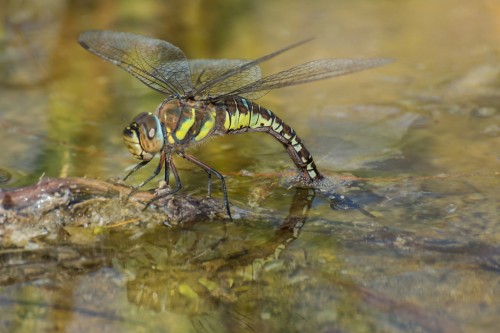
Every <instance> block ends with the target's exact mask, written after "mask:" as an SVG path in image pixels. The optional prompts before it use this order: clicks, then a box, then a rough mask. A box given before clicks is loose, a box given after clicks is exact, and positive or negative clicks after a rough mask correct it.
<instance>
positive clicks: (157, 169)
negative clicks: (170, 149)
mask: <svg viewBox="0 0 500 333" xmlns="http://www.w3.org/2000/svg"><path fill="white" fill-rule="evenodd" d="M165 157H166V155H165V153H164V152H162V153H161V155H160V162H159V163H158V166H157V167H156V169H155V171H154V172H153V174H152V175H151V176H149V177H148V178H147V179H146V180H145V181H143V182H142V183H140V184H139V185H138V186H136V187H134V188H133V189H132V191H130V193H129V194H128V196H127V198H126V199H125V203H127V202H128V199H129V198H130V197H131V196H132V195H133V194H134V193H136V192H137V191H138V190H139V189H140V188H141V187H143V186H144V185H146V184H147V183H149V182H150V181H151V179H153V178H155V177H156V176H158V174H159V173H160V171H161V169H162V168H163V166H164V165H165ZM148 162H149V161H143V162H141V163H139V164H138V165H136V166H135V168H134V169H132V171H137V170H139V169H140V168H142V167H143V166H145V165H146V164H148ZM132 171H131V172H129V174H128V175H127V176H126V177H128V176H130V174H131V173H132ZM125 179H126V178H125Z"/></svg>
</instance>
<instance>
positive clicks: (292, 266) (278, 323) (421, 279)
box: [0, 0, 500, 332]
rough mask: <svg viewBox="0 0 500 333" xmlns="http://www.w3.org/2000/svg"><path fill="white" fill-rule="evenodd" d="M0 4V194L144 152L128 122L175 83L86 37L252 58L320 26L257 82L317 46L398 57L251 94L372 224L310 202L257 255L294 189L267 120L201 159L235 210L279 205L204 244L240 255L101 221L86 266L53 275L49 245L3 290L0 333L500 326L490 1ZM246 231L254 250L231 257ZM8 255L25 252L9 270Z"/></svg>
mask: <svg viewBox="0 0 500 333" xmlns="http://www.w3.org/2000/svg"><path fill="white" fill-rule="evenodd" d="M0 17H1V18H2V21H1V24H0V156H1V158H0V186H1V187H4V188H12V187H17V186H26V185H30V184H33V183H36V182H37V181H38V179H40V177H83V176H86V177H90V178H100V179H117V178H119V177H123V175H125V174H126V170H128V169H129V168H130V167H131V166H133V165H134V164H135V163H136V161H134V159H133V157H132V156H131V155H130V154H129V153H128V151H127V149H126V148H125V146H124V145H123V143H122V130H123V128H124V127H125V126H127V125H128V124H129V122H130V121H131V119H132V118H133V117H134V116H135V115H136V114H138V113H140V112H144V111H147V112H149V111H153V110H154V109H155V108H156V107H157V105H158V104H160V103H161V102H162V100H163V99H164V98H165V96H162V95H161V94H159V93H157V92H155V91H153V90H151V89H149V88H147V87H146V86H144V85H142V84H141V83H140V82H139V81H137V80H136V79H134V78H133V77H132V76H131V75H129V74H128V73H125V72H124V71H123V70H121V69H119V68H118V67H116V66H113V65H112V64H109V63H107V62H105V61H103V60H102V59H99V58H98V57H96V56H94V55H92V54H90V53H88V52H87V51H85V50H84V49H83V48H82V47H80V45H78V43H77V36H78V34H79V33H80V32H82V31H84V30H88V29H109V30H116V31H126V32H133V33H138V34H142V35H145V36H149V37H155V38H159V39H164V40H167V41H169V42H171V43H173V44H174V45H176V46H178V47H180V48H181V49H182V50H183V51H184V52H185V53H186V55H187V57H188V58H207V59H255V58H257V57H259V56H262V55H265V54H268V53H270V52H273V51H275V50H277V49H279V48H282V47H284V46H286V45H289V44H291V43H294V42H296V41H299V40H301V39H304V38H308V37H315V39H314V40H313V41H311V42H309V43H307V44H305V45H304V46H301V47H299V48H296V49H293V50H291V51H289V52H286V53H285V54H283V55H281V56H280V57H279V58H276V59H273V60H272V61H269V62H266V63H263V64H262V66H261V67H262V72H263V75H264V76H265V75H266V74H271V73H274V72H277V71H280V70H284V69H287V68H289V67H292V66H294V65H296V64H299V63H302V62H306V61H309V60H313V59H318V58H331V57H333V58H371V57H374V58H375V57H389V58H393V59H395V62H394V63H392V64H390V65H386V66H383V67H379V68H375V69H371V70H367V71H364V72H360V73H355V74H352V75H348V76H344V77H339V78H334V79H329V80H324V81H319V82H314V83H308V84H305V85H299V86H293V87H287V88H283V89H279V90H276V91H272V92H270V93H268V94H267V95H265V96H263V97H262V98H260V99H259V100H258V101H256V102H258V103H260V104H262V105H263V106H265V107H267V108H269V109H271V110H273V111H274V112H275V113H276V114H277V115H279V116H280V117H281V118H282V119H283V120H285V122H287V123H288V124H289V125H291V126H292V127H293V128H294V129H295V130H296V131H297V133H298V134H299V136H300V137H301V138H302V140H303V141H304V143H305V145H306V146H307V147H308V149H309V150H310V151H311V153H312V155H313V156H314V158H315V160H316V162H317V164H318V168H319V169H320V170H321V171H323V172H324V173H325V174H326V175H327V176H328V177H329V178H331V179H333V180H334V184H336V185H335V186H336V189H338V190H339V191H340V192H341V193H343V192H346V193H347V194H349V195H350V196H352V197H353V199H355V201H356V202H358V203H359V204H361V205H362V206H363V207H365V208H366V209H368V210H369V211H370V212H372V213H373V214H374V215H376V216H377V218H376V219H372V218H368V217H367V216H364V215H362V214H359V212H344V211H334V210H331V209H330V207H329V202H328V200H327V199H326V198H324V197H321V196H318V197H317V198H316V199H315V200H314V202H313V203H312V209H311V213H310V216H309V220H308V222H307V224H306V225H305V227H304V229H303V230H302V234H301V235H300V237H299V238H298V239H296V240H295V242H293V243H290V244H288V245H287V246H288V247H287V248H286V250H284V251H283V252H282V257H280V258H279V260H278V255H277V254H276V256H275V257H276V258H275V257H274V256H273V255H272V254H273V253H274V252H273V251H274V248H273V250H272V251H270V252H269V253H267V252H266V256H267V255H269V256H271V257H273V258H275V260H274V261H271V264H266V265H267V266H266V265H264V263H263V262H262V261H260V262H259V263H258V265H257V264H256V263H255V261H252V260H253V259H254V258H260V257H259V256H261V257H262V256H263V255H262V254H261V253H260V252H258V251H257V249H260V247H261V245H262V239H263V237H265V236H264V235H274V232H275V231H276V230H275V228H276V226H277V225H279V223H280V222H281V219H282V217H283V216H285V215H286V214H287V213H288V211H289V209H290V202H292V201H293V196H294V194H293V193H294V192H293V191H292V190H291V189H289V188H287V186H288V185H289V184H290V182H289V179H290V175H291V174H293V171H294V165H293V163H292V162H291V161H290V159H289V157H288V155H287V154H286V152H285V150H284V149H283V147H282V145H280V144H279V143H277V142H276V141H275V140H274V139H273V138H272V137H270V136H266V135H264V134H262V133H251V134H245V135H237V136H226V137H218V138H215V139H212V140H210V141H209V142H208V143H206V144H204V145H201V146H200V147H197V148H195V149H194V151H192V154H193V155H195V156H196V157H198V158H199V159H200V160H201V161H204V162H206V163H207V164H209V165H210V166H212V167H214V168H215V169H217V170H218V171H220V172H221V173H222V174H224V175H226V176H227V185H228V192H229V198H230V201H231V203H232V204H234V205H235V206H239V207H243V208H244V209H248V210H251V211H256V212H259V213H265V214H266V215H265V216H272V217H273V218H262V219H256V220H252V221H237V223H234V224H230V225H229V227H228V228H229V229H230V230H231V232H233V233H234V234H232V237H233V238H232V239H233V240H235V243H232V245H231V246H232V247H230V250H229V254H227V253H226V254H225V255H224V256H223V255H221V256H220V257H218V256H217V255H214V256H213V258H211V259H210V260H212V259H214V258H215V259H217V260H219V261H217V262H224V263H226V261H225V260H228V261H229V263H227V266H224V267H225V269H224V270H223V269H219V270H217V269H215V268H214V266H211V265H212V264H213V262H211V265H207V264H206V263H204V264H190V262H191V261H190V260H191V259H192V258H190V257H189V258H188V259H186V256H188V254H191V253H193V256H194V255H198V254H196V253H198V252H196V251H193V248H196V244H198V246H199V243H198V242H197V241H196V242H195V241H193V242H192V243H191V242H190V240H191V238H190V237H191V235H192V234H193V233H195V234H197V235H201V236H200V239H205V238H210V237H211V235H212V234H215V233H216V232H219V231H220V228H221V227H220V225H217V226H214V225H212V224H200V225H197V226H195V227H193V229H189V230H181V231H179V230H177V231H171V232H165V230H170V229H165V228H163V227H162V228H163V229H158V230H156V229H155V230H152V231H151V230H150V231H144V232H145V235H143V234H140V235H139V234H134V236H133V237H132V236H131V235H130V234H128V233H127V232H125V231H122V233H117V234H115V235H112V234H110V235H106V236H105V237H104V236H102V237H100V238H98V240H95V239H92V242H96V244H97V245H95V244H94V245H92V249H93V251H94V252H92V255H91V254H89V253H87V252H86V254H85V256H87V257H86V258H90V257H92V258H94V257H93V255H95V251H97V252H99V255H102V256H103V258H104V259H103V260H102V261H99V263H100V264H99V265H100V266H99V267H97V268H96V267H93V268H92V270H90V271H91V272H89V270H86V269H83V268H81V267H80V266H78V267H77V268H75V269H71V270H70V273H68V271H66V270H64V272H65V274H67V275H64V274H61V270H62V267H63V268H64V269H67V268H68V266H64V265H62V264H61V259H60V257H58V258H53V257H51V255H50V253H54V252H53V251H52V252H50V251H48V252H47V253H48V254H47V253H44V254H43V256H42V257H41V258H42V259H40V262H37V263H38V264H40V263H41V265H42V266H43V267H44V268H47V267H51V269H47V271H50V272H51V273H50V274H52V275H50V276H48V275H43V278H40V277H39V276H38V275H37V278H36V279H35V278H34V281H35V282H32V283H31V284H30V283H27V284H24V282H23V281H25V280H23V279H24V278H25V277H26V276H28V275H21V276H22V278H20V275H17V276H16V277H15V278H13V279H12V280H8V281H7V282H4V283H2V285H1V286H0V308H2V311H1V312H2V313H3V315H2V317H3V319H1V320H0V331H5V332H7V331H9V332H24V331H39V332H40V331H47V332H56V331H57V332H59V331H60V332H79V331H82V332H88V331H96V332H98V331H107V332H122V331H134V332H141V331H144V332H146V331H147V332H164V331H171V332H177V331H179V332H187V331H196V332H200V331H213V332H223V331H228V332H236V331H245V330H246V331H262V332H277V331H283V332H294V331H300V332H307V331H314V332H416V331H419V332H459V331H461V330H463V331H464V332H496V331H497V329H498V327H499V325H500V322H499V319H498V318H499V315H500V302H499V299H500V298H499V296H500V275H499V272H500V264H499V263H500V249H499V246H498V244H499V243H500V221H499V219H498V213H499V206H498V202H499V196H500V194H499V191H498V185H499V181H498V176H499V173H498V172H499V161H500V155H499V154H500V150H499V147H500V141H499V140H500V139H499V137H500V135H499V134H500V113H499V107H500V93H499V86H500V61H499V60H500V56H499V51H500V48H499V45H500V2H499V1H497V0H476V1H470V0H437V1H418V0H402V1H391V0H377V1H371V0H353V1H342V0H333V1H332V0H277V1H264V0H262V1H260V0H257V1H245V0H208V1H201V0H196V1H195V0H177V1H176V0H165V1H160V0H144V1H131V0H121V1H120V0H103V1H101V0H99V1H98V0H86V1H84V0H44V1H41V0H0ZM177 163H178V166H179V169H180V176H181V179H182V180H183V191H185V192H186V193H189V194H194V195H200V196H202V195H205V193H206V174H205V172H204V171H202V170H199V169H197V168H196V167H194V166H192V165H189V164H187V163H185V162H184V161H177ZM152 164H155V163H152ZM154 167H155V165H151V168H149V169H148V170H141V171H140V172H138V173H136V174H135V175H134V177H132V179H131V182H130V183H131V184H137V183H139V182H140V181H141V180H143V179H144V178H145V177H147V176H148V175H149V174H150V172H152V170H153V169H154ZM151 186H152V187H154V186H156V182H155V181H153V182H152V183H151ZM214 188H215V186H214ZM214 194H215V196H216V197H219V198H220V197H221V195H220V192H219V191H218V189H217V190H214ZM34 222H36V221H34ZM79 232H83V231H81V230H80V229H79V231H78V232H76V234H78V233H79ZM141 232H142V231H141ZM129 236H130V237H129ZM276 237H277V238H279V240H280V241H281V240H282V239H281V238H280V237H282V236H279V237H278V236H276ZM287 237H288V236H287ZM290 237H291V236H290ZM292 238H293V237H292ZM210 239H211V238H210ZM228 239H231V237H228ZM73 241H74V240H73ZM243 241H249V242H250V243H251V244H253V245H252V246H249V248H250V250H249V253H250V252H251V251H254V250H255V251H257V252H258V253H257V254H256V253H254V252H251V253H252V256H253V255H255V257H252V256H250V255H249V254H248V256H247V258H246V259H241V260H240V259H238V260H240V261H238V262H237V264H236V263H234V262H232V261H230V260H232V259H231V258H233V259H234V258H235V257H234V253H239V255H241V256H243V257H245V254H243V252H244V251H241V252H237V251H238V247H239V246H241V243H240V242H243ZM74 242H77V243H78V241H74ZM80 242H81V240H80ZM86 242H88V240H87V241H86ZM64 244H66V243H64ZM173 244H174V245H173ZM201 244H203V246H202V248H210V246H209V245H207V244H206V243H201ZM266 244H267V243H266ZM273 244H274V243H273ZM279 244H280V243H279V242H277V243H276V244H275V246H278V245H279ZM59 245H60V244H59ZM59 245H58V246H59ZM39 246H41V245H40V243H38V242H31V243H29V244H28V245H26V247H27V248H38V247H39ZM269 248H272V246H270V247H269ZM110 249H116V252H113V251H115V250H113V251H111V250H110ZM166 249H168V251H167V250H166ZM197 249H198V250H200V249H199V248H197ZM4 250H5V249H4ZM106 251H111V252H106ZM200 251H201V250H200ZM195 252H196V253H195ZM276 253H278V252H276ZM4 254H5V252H0V255H4ZM176 254H177V255H179V257H176V258H177V259H175V260H173V259H172V257H171V256H174V257H175V255H176ZM283 257H284V259H282V258H283ZM5 258H7V257H5ZM47 258H49V259H47ZM238 258H240V257H238ZM248 258H250V259H248ZM266 258H267V257H266ZM215 259H214V260H215ZM9 260H10V259H9ZM45 260H47V261H45ZM171 260H173V261H171ZM245 260H246V261H245ZM7 262H9V263H11V264H12V263H14V264H15V263H16V261H8V260H4V261H2V262H1V265H2V266H0V268H2V269H5V267H7V266H8V265H7V264H6V263H7ZM47 262H50V263H51V265H52V264H53V266H50V265H48V264H47ZM247 262H251V264H250V266H249V267H250V268H248V267H247V266H245V267H247V268H246V269H248V270H246V271H244V272H242V271H243V269H242V271H240V270H234V269H235V267H238V269H239V268H241V267H243V263H245V264H246V263H247ZM266 263H269V261H266ZM9 265H10V264H9ZM169 265H170V266H169ZM238 265H241V267H240V266H238ZM252 265H253V266H252ZM259 265H260V266H259ZM256 266H259V267H261V270H260V271H259V272H261V273H262V274H256V273H255V271H254V270H253V269H255V267H256ZM9 267H10V266H9ZM30 267H31V266H30ZM71 267H73V266H71ZM139 267H140V269H139ZM158 267H160V268H158ZM172 267H174V268H175V269H173V268H172ZM217 267H219V266H217ZM262 267H264V268H262ZM73 268H74V267H73ZM219 268H220V267H219ZM167 271H168V274H167V273H165V272H167ZM173 271H175V272H173ZM249 271H250V273H249ZM4 272H5V271H4ZM251 272H253V273H251ZM174 273H175V274H174ZM23 274H24V273H23ZM252 274H253V275H252ZM2 275H3V276H7V275H6V274H4V273H2ZM257 276H258V278H257ZM243 277H244V278H245V279H246V278H248V280H245V283H243V282H242V283H241V284H238V283H237V282H234V281H240V280H239V279H243ZM9 281H10V282H9ZM12 281H17V282H16V283H13V282H12ZM19 281H21V282H19ZM202 281H204V282H203V283H202ZM207 281H209V282H210V283H208V282H207ZM214 283H215V284H216V285H217V288H215V287H214V288H215V289H214V288H211V287H212V286H213V285H212V284H214ZM167 285H168V288H167V289H168V291H165V289H162V288H164V287H165V286H167ZM221 285H222V286H221ZM193 286H196V287H193ZM236 286H237V287H238V288H236ZM209 287H210V288H209ZM156 290H163V291H162V292H158V293H156ZM172 290H174V291H172ZM207 290H209V291H207ZM203 292H205V294H203ZM146 294H147V295H148V297H150V298H149V299H148V300H143V298H144V299H145V298H146V297H145V296H144V295H146ZM89 295H90V296H89ZM162 295H163V296H164V297H165V298H164V299H161V301H159V298H158V297H160V296H162ZM169 295H170V296H169ZM172 295H173V296H175V297H177V298H175V297H174V298H169V297H171V296H172ZM143 296H144V297H143ZM173 296H172V297H173ZM141 297H143V298H141ZM166 300H168V301H166ZM162 302H163V303H162ZM160 303H161V304H162V306H160V305H159V304H160ZM61 304H62V305H61ZM207 304H209V305H207ZM196 316H197V317H196ZM200 316H201V317H200ZM194 317H196V318H198V319H196V320H194V319H193V318H194ZM26 318H28V319H26ZM199 318H202V319H199ZM207 318H208V319H207ZM228 318H231V320H230V319H228ZM89 327H90V328H89Z"/></svg>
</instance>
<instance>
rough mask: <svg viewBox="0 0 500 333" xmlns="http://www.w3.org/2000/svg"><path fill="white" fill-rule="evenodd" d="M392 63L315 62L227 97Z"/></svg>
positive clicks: (293, 68) (384, 59)
mask: <svg viewBox="0 0 500 333" xmlns="http://www.w3.org/2000/svg"><path fill="white" fill-rule="evenodd" d="M392 61H393V60H392V59H387V58H375V59H322V60H315V61H311V62H307V63H304V64H301V65H298V66H295V67H292V68H290V69H287V70H285V71H282V72H278V73H275V74H272V75H269V76H266V77H264V78H262V79H260V80H257V81H255V82H252V83H249V84H247V85H245V86H242V87H240V88H237V89H235V90H233V91H231V92H229V93H228V94H227V95H243V94H247V95H248V94H249V93H252V92H259V91H260V92H262V91H268V90H271V89H276V88H282V87H287V86H292V85H295V84H301V83H306V82H311V81H316V80H322V79H326V78H329V77H333V76H339V75H345V74H349V73H352V72H357V71H361V70H364V69H368V68H372V67H377V66H382V65H385V64H388V63H390V62H392Z"/></svg>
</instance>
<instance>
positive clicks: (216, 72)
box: [188, 59, 261, 99]
mask: <svg viewBox="0 0 500 333" xmlns="http://www.w3.org/2000/svg"><path fill="white" fill-rule="evenodd" d="M249 62H250V61H246V60H226V59H195V60H188V63H189V67H190V69H191V80H192V82H193V85H194V88H195V89H196V88H197V87H200V86H203V85H205V84H206V83H207V82H210V81H212V80H213V79H215V78H217V77H219V76H221V75H223V74H225V73H227V72H229V71H232V70H234V69H236V68H240V67H241V66H244V65H246V64H248V63H249ZM260 79H261V72H260V67H259V66H253V67H250V68H248V69H246V70H244V71H242V72H239V73H237V74H235V75H233V76H231V77H228V78H227V79H225V80H224V81H220V82H217V83H216V84H214V85H211V86H210V87H209V88H207V89H205V90H202V91H200V96H199V97H201V98H202V99H203V98H208V97H211V96H219V95H225V94H227V93H229V92H231V91H233V90H234V89H237V88H238V87H241V86H244V85H248V84H250V83H252V82H255V81H257V80H260Z"/></svg>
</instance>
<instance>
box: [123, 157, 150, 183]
mask: <svg viewBox="0 0 500 333" xmlns="http://www.w3.org/2000/svg"><path fill="white" fill-rule="evenodd" d="M149 162H151V160H148V161H142V162H141V163H139V164H137V165H136V166H135V167H134V168H133V169H132V170H130V172H129V173H127V175H126V176H125V177H123V181H125V180H127V178H128V177H130V175H131V174H133V173H134V172H136V171H137V170H139V169H140V168H142V167H143V166H145V165H146V164H148V163H149Z"/></svg>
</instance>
